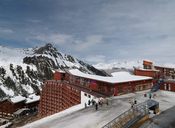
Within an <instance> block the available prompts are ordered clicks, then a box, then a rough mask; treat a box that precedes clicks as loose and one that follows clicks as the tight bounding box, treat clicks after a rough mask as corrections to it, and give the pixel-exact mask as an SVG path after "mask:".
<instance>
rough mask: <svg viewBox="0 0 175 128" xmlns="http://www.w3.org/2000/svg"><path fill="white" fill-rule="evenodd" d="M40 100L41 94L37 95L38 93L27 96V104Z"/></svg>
mask: <svg viewBox="0 0 175 128" xmlns="http://www.w3.org/2000/svg"><path fill="white" fill-rule="evenodd" d="M39 100H40V96H37V95H36V94H31V95H29V96H28V98H26V104H29V103H33V102H36V101H39Z"/></svg>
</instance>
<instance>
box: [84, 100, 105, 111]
mask: <svg viewBox="0 0 175 128" xmlns="http://www.w3.org/2000/svg"><path fill="white" fill-rule="evenodd" d="M104 103H105V104H107V105H108V100H107V99H104V98H99V99H98V101H95V100H94V99H92V100H90V99H89V100H88V103H85V108H87V105H88V106H90V105H92V106H95V110H98V108H99V106H102V105H103V104H104Z"/></svg>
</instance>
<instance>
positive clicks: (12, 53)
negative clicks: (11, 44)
mask: <svg viewBox="0 0 175 128" xmlns="http://www.w3.org/2000/svg"><path fill="white" fill-rule="evenodd" d="M56 69H61V70H69V69H79V70H80V71H82V72H84V73H88V74H96V75H102V76H108V74H107V73H105V72H104V71H101V70H98V69H96V68H94V67H93V66H92V65H90V64H87V63H85V62H83V61H81V60H79V59H77V58H74V57H73V56H71V55H67V54H63V53H61V52H59V51H58V50H57V49H56V48H55V47H54V46H53V45H52V44H50V43H47V44H46V45H44V46H41V47H36V48H27V49H20V48H8V47H4V46H0V98H3V97H6V96H7V97H13V96H15V95H22V96H26V97H27V96H28V95H29V94H32V93H38V94H39V93H40V91H41V89H42V84H43V81H44V80H47V79H52V78H53V71H54V70H56Z"/></svg>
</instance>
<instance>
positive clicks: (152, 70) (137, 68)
mask: <svg viewBox="0 0 175 128" xmlns="http://www.w3.org/2000/svg"><path fill="white" fill-rule="evenodd" d="M136 69H138V70H143V71H156V72H158V71H159V70H157V69H155V68H153V69H144V68H136Z"/></svg>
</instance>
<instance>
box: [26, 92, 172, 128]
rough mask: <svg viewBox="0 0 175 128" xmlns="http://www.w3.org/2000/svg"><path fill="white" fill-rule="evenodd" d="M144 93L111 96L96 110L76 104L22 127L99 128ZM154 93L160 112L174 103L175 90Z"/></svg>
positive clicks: (138, 99) (142, 100) (142, 98)
mask: <svg viewBox="0 0 175 128" xmlns="http://www.w3.org/2000/svg"><path fill="white" fill-rule="evenodd" d="M145 93H149V90H147V91H141V92H136V93H130V94H126V95H121V96H116V97H112V98H110V99H109V105H106V104H104V105H102V106H99V109H98V110H97V111H96V110H95V108H94V106H92V107H88V108H84V107H83V105H82V106H80V105H76V106H74V107H72V108H69V109H67V110H65V111H62V112H60V113H57V114H55V115H52V116H49V117H46V118H43V119H41V120H38V121H35V122H33V123H31V124H28V125H26V126H23V128H46V127H47V128H101V127H102V126H104V125H105V124H107V123H108V122H109V121H111V120H113V119H114V118H115V117H117V116H119V115H120V114H121V113H123V112H125V111H126V110H128V109H129V108H130V107H131V104H130V101H132V100H134V99H136V100H137V102H138V103H141V102H144V101H146V100H147V99H148V97H144V94H145ZM155 94H156V96H155V97H154V100H156V101H158V102H159V106H160V112H162V111H165V110H167V109H169V108H171V107H173V106H174V105H175V100H174V99H175V92H167V91H158V92H155ZM82 108H84V109H82Z"/></svg>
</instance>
